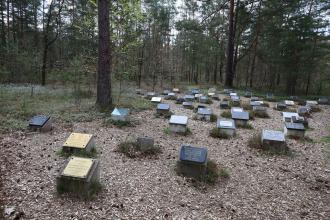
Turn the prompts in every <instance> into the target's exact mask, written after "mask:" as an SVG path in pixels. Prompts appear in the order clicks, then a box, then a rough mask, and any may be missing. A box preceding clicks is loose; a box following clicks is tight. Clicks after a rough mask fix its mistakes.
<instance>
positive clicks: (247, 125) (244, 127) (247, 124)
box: [237, 123, 253, 130]
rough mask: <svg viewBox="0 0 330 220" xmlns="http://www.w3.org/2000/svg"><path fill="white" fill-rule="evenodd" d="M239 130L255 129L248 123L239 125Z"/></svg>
mask: <svg viewBox="0 0 330 220" xmlns="http://www.w3.org/2000/svg"><path fill="white" fill-rule="evenodd" d="M237 127H238V128H243V129H250V130H251V129H253V126H252V125H251V124H250V123H246V124H245V125H239V124H238V125H237Z"/></svg>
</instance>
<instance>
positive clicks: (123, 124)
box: [103, 118, 134, 128]
mask: <svg viewBox="0 0 330 220" xmlns="http://www.w3.org/2000/svg"><path fill="white" fill-rule="evenodd" d="M103 125H104V126H109V125H114V126H116V127H118V128H124V127H133V126H134V124H133V123H132V122H131V121H129V120H127V121H115V120H113V119H112V118H106V119H105V120H104V122H103Z"/></svg>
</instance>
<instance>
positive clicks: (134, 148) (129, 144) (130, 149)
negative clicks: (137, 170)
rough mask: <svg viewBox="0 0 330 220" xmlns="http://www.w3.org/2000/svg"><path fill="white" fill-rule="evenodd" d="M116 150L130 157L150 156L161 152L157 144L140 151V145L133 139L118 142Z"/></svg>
mask: <svg viewBox="0 0 330 220" xmlns="http://www.w3.org/2000/svg"><path fill="white" fill-rule="evenodd" d="M116 151H117V152H120V153H122V154H125V155H126V156H127V157H130V158H136V157H145V156H152V155H157V154H159V153H161V149H160V147H158V146H154V147H153V148H150V149H148V150H144V151H142V149H141V148H140V146H139V145H138V144H137V142H135V141H125V142H122V143H120V144H119V145H118V146H117V149H116Z"/></svg>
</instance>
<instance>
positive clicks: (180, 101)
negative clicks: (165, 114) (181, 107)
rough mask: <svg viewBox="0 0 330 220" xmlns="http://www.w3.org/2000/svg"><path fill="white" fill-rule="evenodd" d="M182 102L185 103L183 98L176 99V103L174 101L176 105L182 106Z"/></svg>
mask: <svg viewBox="0 0 330 220" xmlns="http://www.w3.org/2000/svg"><path fill="white" fill-rule="evenodd" d="M184 102H185V99H184V98H177V99H176V101H175V103H176V104H182V103H184Z"/></svg>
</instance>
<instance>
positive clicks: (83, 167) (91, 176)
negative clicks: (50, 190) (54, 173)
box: [56, 157, 100, 195]
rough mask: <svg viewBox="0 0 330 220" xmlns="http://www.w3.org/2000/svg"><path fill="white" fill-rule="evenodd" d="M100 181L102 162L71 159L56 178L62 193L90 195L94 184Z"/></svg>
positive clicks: (78, 158)
mask: <svg viewBox="0 0 330 220" xmlns="http://www.w3.org/2000/svg"><path fill="white" fill-rule="evenodd" d="M99 181H100V162H99V161H98V160H96V159H90V158H81V157H70V158H69V159H68V160H67V161H66V164H65V166H64V167H63V168H62V169H61V171H60V173H59V175H58V177H57V178H56V187H57V189H58V190H59V191H61V192H69V193H73V194H77V195H89V192H90V190H91V187H92V184H93V183H98V182H99Z"/></svg>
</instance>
